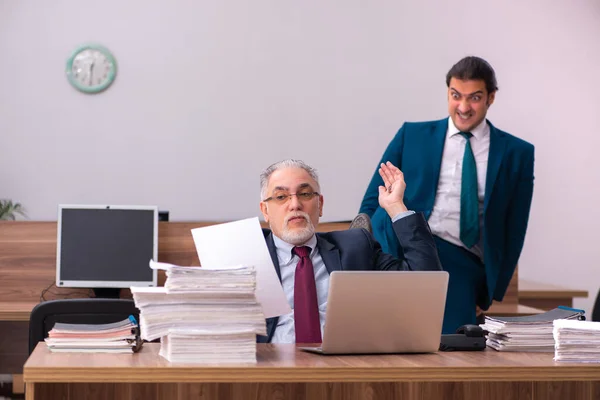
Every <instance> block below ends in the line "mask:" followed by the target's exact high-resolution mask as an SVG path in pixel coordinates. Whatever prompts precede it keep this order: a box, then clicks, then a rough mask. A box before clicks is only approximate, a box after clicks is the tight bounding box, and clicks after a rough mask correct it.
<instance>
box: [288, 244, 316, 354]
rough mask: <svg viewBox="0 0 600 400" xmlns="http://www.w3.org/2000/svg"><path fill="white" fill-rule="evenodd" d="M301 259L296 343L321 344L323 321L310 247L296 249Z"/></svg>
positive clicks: (296, 289) (297, 275) (296, 281)
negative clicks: (320, 314)
mask: <svg viewBox="0 0 600 400" xmlns="http://www.w3.org/2000/svg"><path fill="white" fill-rule="evenodd" d="M292 252H293V253H294V254H295V255H297V256H298V257H300V261H298V265H296V273H295V275H294V324H295V326H296V343H321V321H320V319H319V303H318V301H317V285H316V284H315V272H314V269H313V264H312V261H311V260H310V257H309V254H310V247H307V246H302V247H294V248H293V249H292Z"/></svg>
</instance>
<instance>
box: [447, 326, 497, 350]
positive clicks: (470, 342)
mask: <svg viewBox="0 0 600 400" xmlns="http://www.w3.org/2000/svg"><path fill="white" fill-rule="evenodd" d="M485 333H486V332H485V331H484V330H483V328H481V327H480V326H479V325H463V326H461V327H460V328H458V329H457V330H456V333H454V334H449V335H442V339H441V341H440V351H480V350H485V342H486V340H485Z"/></svg>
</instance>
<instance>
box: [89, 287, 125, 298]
mask: <svg viewBox="0 0 600 400" xmlns="http://www.w3.org/2000/svg"><path fill="white" fill-rule="evenodd" d="M93 290H94V296H95V297H97V298H99V299H118V298H120V297H121V289H120V288H94V289H93Z"/></svg>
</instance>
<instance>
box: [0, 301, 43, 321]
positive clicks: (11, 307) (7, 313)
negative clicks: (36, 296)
mask: <svg viewBox="0 0 600 400" xmlns="http://www.w3.org/2000/svg"><path fill="white" fill-rule="evenodd" d="M37 304H38V303H36V302H31V301H30V302H10V301H0V321H27V322H29V315H30V314H31V310H33V308H34V307H35V306H36V305H37Z"/></svg>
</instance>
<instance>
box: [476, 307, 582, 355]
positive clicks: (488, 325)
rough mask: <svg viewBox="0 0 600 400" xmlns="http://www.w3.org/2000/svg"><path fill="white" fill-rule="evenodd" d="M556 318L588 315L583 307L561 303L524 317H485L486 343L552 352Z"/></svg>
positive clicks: (508, 349) (513, 348) (496, 346)
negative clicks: (580, 308)
mask: <svg viewBox="0 0 600 400" xmlns="http://www.w3.org/2000/svg"><path fill="white" fill-rule="evenodd" d="M557 319H566V320H581V319H585V317H584V311H583V310H576V309H574V308H569V307H562V306H561V307H558V308H555V309H553V310H550V311H547V312H545V313H541V314H536V315H529V316H524V317H489V316H486V317H485V323H484V324H482V325H481V327H482V328H483V329H485V330H486V331H488V335H487V341H486V344H487V346H488V347H491V348H493V349H495V350H498V351H535V352H553V351H554V336H553V333H552V332H553V322H554V320H557Z"/></svg>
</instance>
